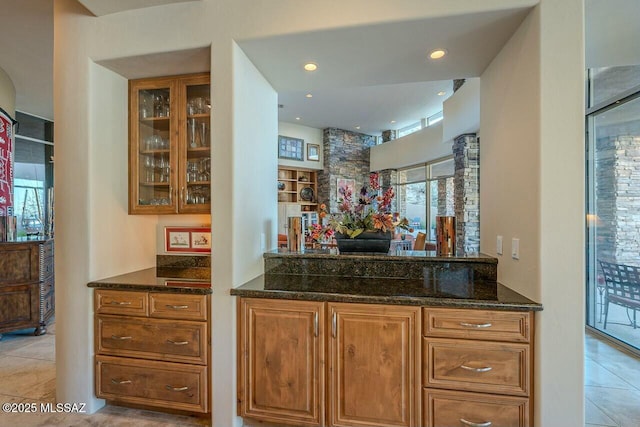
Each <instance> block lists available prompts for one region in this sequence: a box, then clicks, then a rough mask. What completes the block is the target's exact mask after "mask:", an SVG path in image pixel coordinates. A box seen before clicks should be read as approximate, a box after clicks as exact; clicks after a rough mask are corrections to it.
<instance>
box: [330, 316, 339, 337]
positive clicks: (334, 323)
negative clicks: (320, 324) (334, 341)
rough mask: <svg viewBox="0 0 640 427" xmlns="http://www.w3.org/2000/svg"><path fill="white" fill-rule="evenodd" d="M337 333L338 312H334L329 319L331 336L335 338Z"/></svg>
mask: <svg viewBox="0 0 640 427" xmlns="http://www.w3.org/2000/svg"><path fill="white" fill-rule="evenodd" d="M337 333H338V314H337V313H335V312H334V313H333V318H332V319H331V336H332V337H334V338H335V337H336V334H337Z"/></svg>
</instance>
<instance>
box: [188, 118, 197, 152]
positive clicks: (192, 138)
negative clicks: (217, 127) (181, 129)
mask: <svg viewBox="0 0 640 427" xmlns="http://www.w3.org/2000/svg"><path fill="white" fill-rule="evenodd" d="M187 125H188V129H187V130H188V133H189V147H191V148H196V147H197V146H198V144H197V143H196V119H188V120H187Z"/></svg>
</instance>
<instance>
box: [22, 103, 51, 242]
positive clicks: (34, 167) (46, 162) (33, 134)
mask: <svg viewBox="0 0 640 427" xmlns="http://www.w3.org/2000/svg"><path fill="white" fill-rule="evenodd" d="M16 120H17V121H18V132H17V133H16V138H15V148H14V184H13V198H14V200H13V212H14V215H15V216H16V217H17V222H18V230H17V231H18V236H25V235H27V234H41V233H43V232H44V231H45V224H46V222H47V218H48V212H47V206H48V189H49V188H51V187H52V186H53V163H52V161H51V158H52V156H53V144H52V143H51V141H50V140H51V139H52V138H51V137H52V135H53V127H52V125H53V123H52V122H49V121H46V120H44V119H40V118H38V117H34V116H31V115H28V114H24V113H20V112H18V113H17V114H16Z"/></svg>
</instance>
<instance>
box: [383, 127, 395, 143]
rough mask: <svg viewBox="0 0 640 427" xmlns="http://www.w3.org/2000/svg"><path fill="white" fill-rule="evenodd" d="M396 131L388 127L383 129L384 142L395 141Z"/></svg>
mask: <svg viewBox="0 0 640 427" xmlns="http://www.w3.org/2000/svg"><path fill="white" fill-rule="evenodd" d="M396 135H397V133H396V131H395V130H394V129H388V130H383V131H382V143H385V142H389V141H393V140H394V139H396Z"/></svg>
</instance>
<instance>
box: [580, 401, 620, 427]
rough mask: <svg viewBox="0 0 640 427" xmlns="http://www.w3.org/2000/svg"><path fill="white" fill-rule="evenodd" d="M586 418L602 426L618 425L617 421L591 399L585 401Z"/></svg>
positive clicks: (586, 420)
mask: <svg viewBox="0 0 640 427" xmlns="http://www.w3.org/2000/svg"><path fill="white" fill-rule="evenodd" d="M584 420H585V422H586V423H588V424H595V425H600V426H611V427H617V425H618V424H616V422H615V421H613V420H612V419H611V418H609V416H608V415H607V414H605V413H604V412H602V410H601V409H600V408H598V407H597V406H596V405H595V404H594V403H593V402H592V401H591V399H585V402H584Z"/></svg>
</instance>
